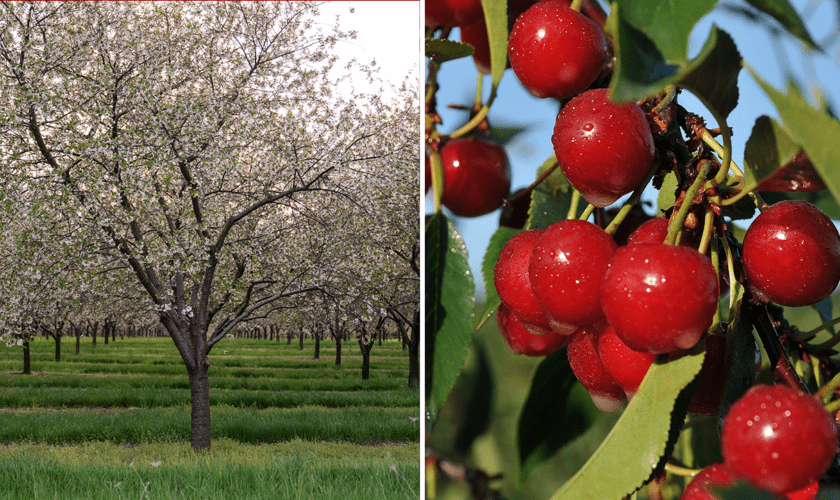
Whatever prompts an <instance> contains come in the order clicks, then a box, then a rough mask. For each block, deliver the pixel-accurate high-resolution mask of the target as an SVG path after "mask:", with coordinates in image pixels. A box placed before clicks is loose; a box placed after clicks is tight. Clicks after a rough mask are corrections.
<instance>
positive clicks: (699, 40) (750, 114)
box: [424, 0, 840, 301]
mask: <svg viewBox="0 0 840 500" xmlns="http://www.w3.org/2000/svg"><path fill="white" fill-rule="evenodd" d="M730 3H732V4H735V2H730ZM791 3H792V4H793V5H794V7H795V8H796V10H797V11H798V12H799V13H800V15H801V16H802V17H803V18H804V21H805V23H806V24H807V26H808V29H809V32H810V33H811V35H812V38H814V39H815V40H817V41H818V42H820V41H822V40H824V39H826V38H827V37H830V36H831V35H832V34H835V33H836V32H837V30H838V19H839V18H840V13H838V11H837V9H838V3H837V2H833V1H830V0H816V1H805V0H791ZM712 24H716V25H717V26H718V27H720V28H721V29H723V30H724V31H726V32H727V33H729V34H730V35H731V36H732V37H733V39H734V40H735V43H736V45H737V47H738V50H739V52H740V53H741V56H742V57H743V58H744V59H745V60H746V61H747V63H749V64H750V65H751V66H752V67H753V68H754V69H756V70H757V72H758V73H759V75H761V77H762V78H764V79H765V80H766V81H767V82H769V83H770V84H772V85H773V86H775V87H776V88H779V89H784V87H785V85H786V81H785V70H786V68H787V69H789V70H790V71H792V72H793V74H794V75H796V79H797V83H798V84H799V85H800V87H801V88H802V90H803V91H804V92H805V93H806V96H807V97H808V99H809V101H810V102H811V103H812V104H813V103H815V102H816V92H815V91H816V90H817V89H821V91H822V92H823V93H824V97H825V99H827V100H828V101H829V103H831V105H832V106H833V107H834V109H840V83H838V82H840V41H838V40H837V39H834V40H833V43H832V45H831V46H830V50H828V51H827V52H826V53H825V54H820V53H811V54H807V53H805V52H804V49H803V45H802V44H801V43H800V42H799V41H798V40H796V39H794V38H793V37H790V36H782V37H774V36H773V35H772V34H770V33H769V32H768V31H767V30H765V29H763V28H760V27H758V26H757V25H756V24H753V23H749V22H746V21H743V20H742V19H741V18H740V17H736V16H733V15H732V14H731V13H728V12H726V11H724V10H722V9H720V8H716V9H715V10H714V11H713V12H712V13H710V14H709V15H708V16H706V17H705V18H703V19H702V20H701V21H700V22H699V23H698V24H697V26H696V27H695V30H694V32H693V33H692V36H691V38H690V49H689V51H690V54H691V55H693V54H695V53H697V52H699V50H700V47H701V46H702V45H703V42H705V40H706V37H707V35H708V33H709V30H710V29H711V26H712ZM458 36H459V35H458V33H457V30H454V33H453V38H456V37H458ZM781 54H784V56H783V57H780V56H781ZM779 61H783V62H782V63H781V64H780V63H779ZM475 75H476V70H475V65H474V64H473V61H472V58H464V59H460V60H456V61H450V62H447V63H445V64H443V65H442V69H441V71H440V73H439V79H438V81H439V82H440V84H441V88H440V90H439V91H438V94H437V100H438V112H439V113H440V114H441V117H442V118H443V126H442V127H441V128H440V130H441V132H444V133H447V132H451V131H453V130H454V129H455V128H456V127H457V126H459V125H461V124H463V122H464V121H465V113H464V112H462V111H454V110H450V109H447V108H446V105H448V104H450V103H460V104H466V105H469V104H471V103H472V99H473V96H474V95H475V85H476V76H475ZM484 86H485V91H487V89H489V86H490V84H489V77H486V79H485V85H484ZM738 86H739V92H740V98H739V102H738V106H737V107H736V108H735V110H734V111H733V112H732V113H731V114H730V116H729V118H728V123H729V125H730V126H731V127H732V128H733V131H734V135H733V137H732V141H733V159H734V160H735V161H736V162H737V163H738V164H742V160H743V153H744V145H745V144H746V141H747V139H748V138H749V135H750V132H751V130H752V127H753V124H754V123H755V119H756V118H757V117H758V116H760V115H769V116H773V117H777V116H778V114H777V113H776V111H775V108H774V107H773V105H772V103H771V102H770V100H769V99H767V97H765V96H764V94H763V92H762V91H761V90H760V89H759V87H758V85H757V84H756V83H755V81H754V80H753V79H752V78H751V77H750V76H749V75H748V74H747V72H746V71H742V72H741V74H740V77H739V81H738ZM679 99H680V104H682V105H683V106H684V107H686V109H688V110H689V111H692V112H694V113H697V114H700V115H702V116H703V117H704V118H706V121H707V122H708V123H709V124H710V126H714V125H713V124H715V123H716V122H715V120H714V118H713V117H712V116H711V115H710V114H709V113H708V112H707V111H706V110H705V108H704V107H703V106H702V104H700V103H699V102H698V101H697V100H696V99H694V98H693V97H692V96H691V95H690V94H689V93H683V94H681V95H680V98H679ZM558 111H559V105H558V104H557V103H556V102H555V101H553V100H551V99H547V100H543V99H537V98H535V97H533V96H531V95H530V94H529V93H528V92H527V91H526V90H525V89H524V88H523V87H522V86H521V85H520V84H519V82H518V80H517V79H516V78H515V76H514V75H513V73H512V70H507V71H506V74H505V76H504V78H502V82H501V85H500V88H499V97H498V98H497V99H496V102H495V103H494V104H493V107H492V108H491V111H490V114H489V116H488V118H489V120H490V123H491V125H498V126H503V125H504V126H518V127H522V128H525V129H526V131H525V132H523V133H521V134H519V135H517V136H516V137H515V138H514V139H513V140H512V141H511V142H510V143H509V144H508V145H507V146H506V149H507V152H508V156H509V158H510V162H511V167H512V171H513V183H512V188H513V189H517V188H519V187H522V186H526V185H528V184H530V183H531V182H532V181H533V180H534V173H535V171H536V168H537V167H538V166H539V165H541V164H542V162H543V161H545V160H546V159H547V158H548V157H549V156H550V155H551V154H552V148H551V141H550V137H551V132H552V128H553V127H554V120H555V117H556V115H557V112H558ZM646 195H649V196H650V197H651V198H653V197H655V196H656V191H655V190H653V189H652V188H649V189H648V193H646ZM622 201H623V199H622V200H619V202H618V203H619V204H620V203H621V202H622ZM424 210H425V212H426V213H430V212H432V211H433V207H432V201H431V197H430V196H429V197H427V198H426V200H425V209H424ZM450 215H451V214H450ZM498 218H499V212H498V211H496V212H493V213H491V214H489V215H486V216H483V217H478V218H473V219H465V218H458V217H453V221H454V222H455V224H456V226H457V228H458V231H459V232H460V233H461V235H462V236H463V237H464V240H465V242H466V245H467V251H468V252H469V262H470V267H471V268H472V271H473V276H474V277H475V278H476V288H477V289H476V295H477V299H478V300H479V301H481V300H483V297H484V283H483V281H482V278H481V260H482V258H483V256H484V250H485V249H486V248H487V244H488V242H489V239H490V236H491V235H492V234H493V232H494V231H495V229H496V228H497V226H498Z"/></svg>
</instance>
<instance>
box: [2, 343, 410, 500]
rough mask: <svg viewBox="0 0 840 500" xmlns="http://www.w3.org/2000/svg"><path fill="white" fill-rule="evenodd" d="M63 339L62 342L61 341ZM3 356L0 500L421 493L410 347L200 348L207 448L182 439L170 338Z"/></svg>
mask: <svg viewBox="0 0 840 500" xmlns="http://www.w3.org/2000/svg"><path fill="white" fill-rule="evenodd" d="M65 343H67V344H70V340H65ZM31 346H32V353H31V356H32V372H33V374H32V375H21V374H20V369H21V366H22V356H21V350H20V349H19V348H15V349H5V350H3V351H2V352H0V413H2V421H3V425H2V426H0V474H2V476H3V477H4V478H5V481H4V485H3V487H2V488H0V499H6V498H8V499H20V498H33V499H35V498H63V499H68V498H86V499H95V498H102V499H112V498H123V497H140V498H166V499H169V498H173V499H174V498H219V499H222V498H226V499H230V498H236V499H250V498H307V499H309V498H312V499H322V498H324V499H326V498H366V499H389V500H390V499H400V498H405V499H416V498H418V497H419V495H420V464H419V458H420V444H419V440H420V424H419V419H418V417H419V415H420V410H419V392H418V390H417V389H410V388H408V383H407V381H408V351H407V350H403V349H402V346H401V344H400V343H399V342H398V341H388V340H386V341H384V342H383V343H382V345H375V346H374V348H373V351H372V353H371V372H370V379H368V380H362V379H361V364H362V361H361V354H360V353H359V350H358V346H357V345H355V342H345V346H344V349H343V350H342V351H343V352H342V362H341V366H336V365H335V344H334V343H333V342H332V341H321V345H320V356H319V359H314V358H313V353H314V342H313V341H312V340H311V339H308V340H307V341H306V342H305V343H304V345H303V349H300V346H299V343H298V341H297V340H295V341H293V342H292V343H290V344H287V342H286V340H285V339H283V340H281V341H269V340H258V339H239V338H237V339H233V340H225V341H223V342H222V343H220V344H219V345H218V346H217V347H216V349H214V350H213V352H212V353H211V355H210V359H211V366H210V384H211V389H210V398H211V405H212V408H211V414H212V417H211V419H212V420H211V422H212V440H213V441H212V448H211V450H210V452H209V453H205V454H197V453H195V452H193V451H192V449H191V447H190V443H189V432H190V405H189V400H190V391H189V383H188V380H187V377H186V373H185V369H184V366H183V363H182V361H181V359H180V357H179V356H178V353H177V351H176V350H175V347H174V345H173V344H172V341H171V340H170V339H169V338H131V339H129V338H125V339H122V340H120V339H117V340H115V341H113V342H111V343H109V344H107V345H105V344H104V343H103V342H102V339H101V338H100V339H99V342H98V344H97V346H96V347H93V346H92V345H91V342H90V338H86V339H83V340H82V347H81V352H80V354H79V355H75V354H73V353H72V351H71V352H67V353H64V354H63V356H62V360H61V362H59V363H56V362H55V361H54V342H53V341H52V340H44V339H41V338H39V339H38V340H37V341H35V342H33V343H32V344H31Z"/></svg>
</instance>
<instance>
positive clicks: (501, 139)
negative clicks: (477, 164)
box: [485, 125, 525, 146]
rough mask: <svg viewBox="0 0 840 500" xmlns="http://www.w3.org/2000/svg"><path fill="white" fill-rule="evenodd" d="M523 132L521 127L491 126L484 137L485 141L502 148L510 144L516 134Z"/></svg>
mask: <svg viewBox="0 0 840 500" xmlns="http://www.w3.org/2000/svg"><path fill="white" fill-rule="evenodd" d="M524 130H525V129H524V128H522V127H499V126H497V125H493V126H492V127H491V128H490V130H489V132H488V133H487V135H486V136H485V139H487V140H490V141H495V142H498V143H499V144H501V145H502V146H504V145H505V144H507V143H508V142H510V140H511V139H513V138H514V137H515V136H516V134H519V133H521V132H523V131H524Z"/></svg>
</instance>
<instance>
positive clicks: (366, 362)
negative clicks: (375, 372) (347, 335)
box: [359, 338, 375, 380]
mask: <svg viewBox="0 0 840 500" xmlns="http://www.w3.org/2000/svg"><path fill="white" fill-rule="evenodd" d="M374 342H375V339H373V338H371V339H370V340H369V341H367V342H365V340H364V339H363V338H359V347H360V348H361V349H362V380H367V379H369V378H370V351H371V349H373V344H374Z"/></svg>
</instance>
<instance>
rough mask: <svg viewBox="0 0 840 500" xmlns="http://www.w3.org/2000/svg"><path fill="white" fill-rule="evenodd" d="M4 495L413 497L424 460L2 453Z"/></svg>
mask: <svg viewBox="0 0 840 500" xmlns="http://www.w3.org/2000/svg"><path fill="white" fill-rule="evenodd" d="M0 475H2V477H3V478H4V486H3V488H2V489H0V499H9V500H19V499H22V498H33V499H35V498H38V499H41V498H56V499H58V498H60V499H62V500H75V499H85V500H99V499H102V500H113V499H115V498H155V499H158V500H169V499H195V498H202V499H211V500H215V499H219V500H229V499H231V498H236V499H240V500H245V499H273V500H274V499H313V500H320V499H335V498H364V499H370V500H380V499H381V500H402V499H405V500H413V499H416V498H419V495H420V467H419V464H418V461H417V460H415V461H412V462H399V463H394V464H383V463H381V462H376V461H369V460H362V461H352V462H351V461H345V462H341V463H338V464H326V465H318V464H316V463H315V459H314V458H313V457H311V456H310V455H308V454H306V453H297V454H295V455H293V456H290V457H283V456H277V457H275V458H274V459H273V460H272V462H271V463H270V464H268V465H267V466H253V465H242V464H229V463H226V462H224V461H218V462H215V461H214V462H210V463H209V464H208V463H205V462H203V461H200V462H198V463H197V464H195V465H185V464H171V465H170V464H167V463H162V464H160V465H159V466H157V467H150V466H145V467H140V466H100V465H84V466H77V465H70V464H67V463H64V462H53V461H50V462H47V463H43V462H41V461H39V460H38V459H37V457H29V456H16V457H12V458H3V459H0Z"/></svg>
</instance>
